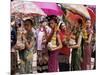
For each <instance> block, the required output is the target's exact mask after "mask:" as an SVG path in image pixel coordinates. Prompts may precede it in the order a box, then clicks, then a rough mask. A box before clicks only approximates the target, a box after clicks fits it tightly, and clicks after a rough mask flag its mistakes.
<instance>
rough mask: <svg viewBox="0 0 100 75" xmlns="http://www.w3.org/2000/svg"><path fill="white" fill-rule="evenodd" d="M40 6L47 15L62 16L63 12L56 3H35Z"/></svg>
mask: <svg viewBox="0 0 100 75" xmlns="http://www.w3.org/2000/svg"><path fill="white" fill-rule="evenodd" d="M34 3H35V4H36V5H38V6H39V7H40V8H41V9H42V10H43V11H44V12H45V13H46V14H47V15H59V16H60V15H62V14H63V11H62V10H61V8H60V7H59V6H58V5H57V4H56V3H47V2H34Z"/></svg>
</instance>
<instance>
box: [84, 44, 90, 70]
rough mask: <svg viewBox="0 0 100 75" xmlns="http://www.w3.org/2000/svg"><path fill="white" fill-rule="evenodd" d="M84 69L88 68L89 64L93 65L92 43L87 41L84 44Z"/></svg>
mask: <svg viewBox="0 0 100 75" xmlns="http://www.w3.org/2000/svg"><path fill="white" fill-rule="evenodd" d="M83 54H84V55H83V66H82V69H83V70H87V65H90V67H91V45H90V44H87V43H85V44H84V51H83Z"/></svg>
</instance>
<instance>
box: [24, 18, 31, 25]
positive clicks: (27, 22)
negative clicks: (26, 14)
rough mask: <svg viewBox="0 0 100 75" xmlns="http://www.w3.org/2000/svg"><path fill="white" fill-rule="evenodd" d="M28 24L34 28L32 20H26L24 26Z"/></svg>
mask: <svg viewBox="0 0 100 75" xmlns="http://www.w3.org/2000/svg"><path fill="white" fill-rule="evenodd" d="M27 24H30V25H31V26H32V25H33V22H32V20H31V19H26V20H25V21H24V25H27Z"/></svg>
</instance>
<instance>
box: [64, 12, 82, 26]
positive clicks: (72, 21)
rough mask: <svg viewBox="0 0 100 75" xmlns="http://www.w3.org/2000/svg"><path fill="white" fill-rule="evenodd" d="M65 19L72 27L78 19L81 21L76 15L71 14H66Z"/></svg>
mask: <svg viewBox="0 0 100 75" xmlns="http://www.w3.org/2000/svg"><path fill="white" fill-rule="evenodd" d="M65 17H66V19H67V20H68V21H69V22H70V24H72V25H74V24H75V22H76V21H77V20H78V19H81V18H82V17H81V16H80V15H78V14H74V13H72V12H70V11H69V12H67V15H66V16H65Z"/></svg>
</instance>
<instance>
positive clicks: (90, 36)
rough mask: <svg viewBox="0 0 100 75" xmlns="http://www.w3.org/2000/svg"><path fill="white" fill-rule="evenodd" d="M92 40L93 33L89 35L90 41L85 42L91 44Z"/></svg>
mask: <svg viewBox="0 0 100 75" xmlns="http://www.w3.org/2000/svg"><path fill="white" fill-rule="evenodd" d="M91 39H92V33H91V34H90V35H89V38H88V40H86V41H85V42H86V43H90V42H91Z"/></svg>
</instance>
